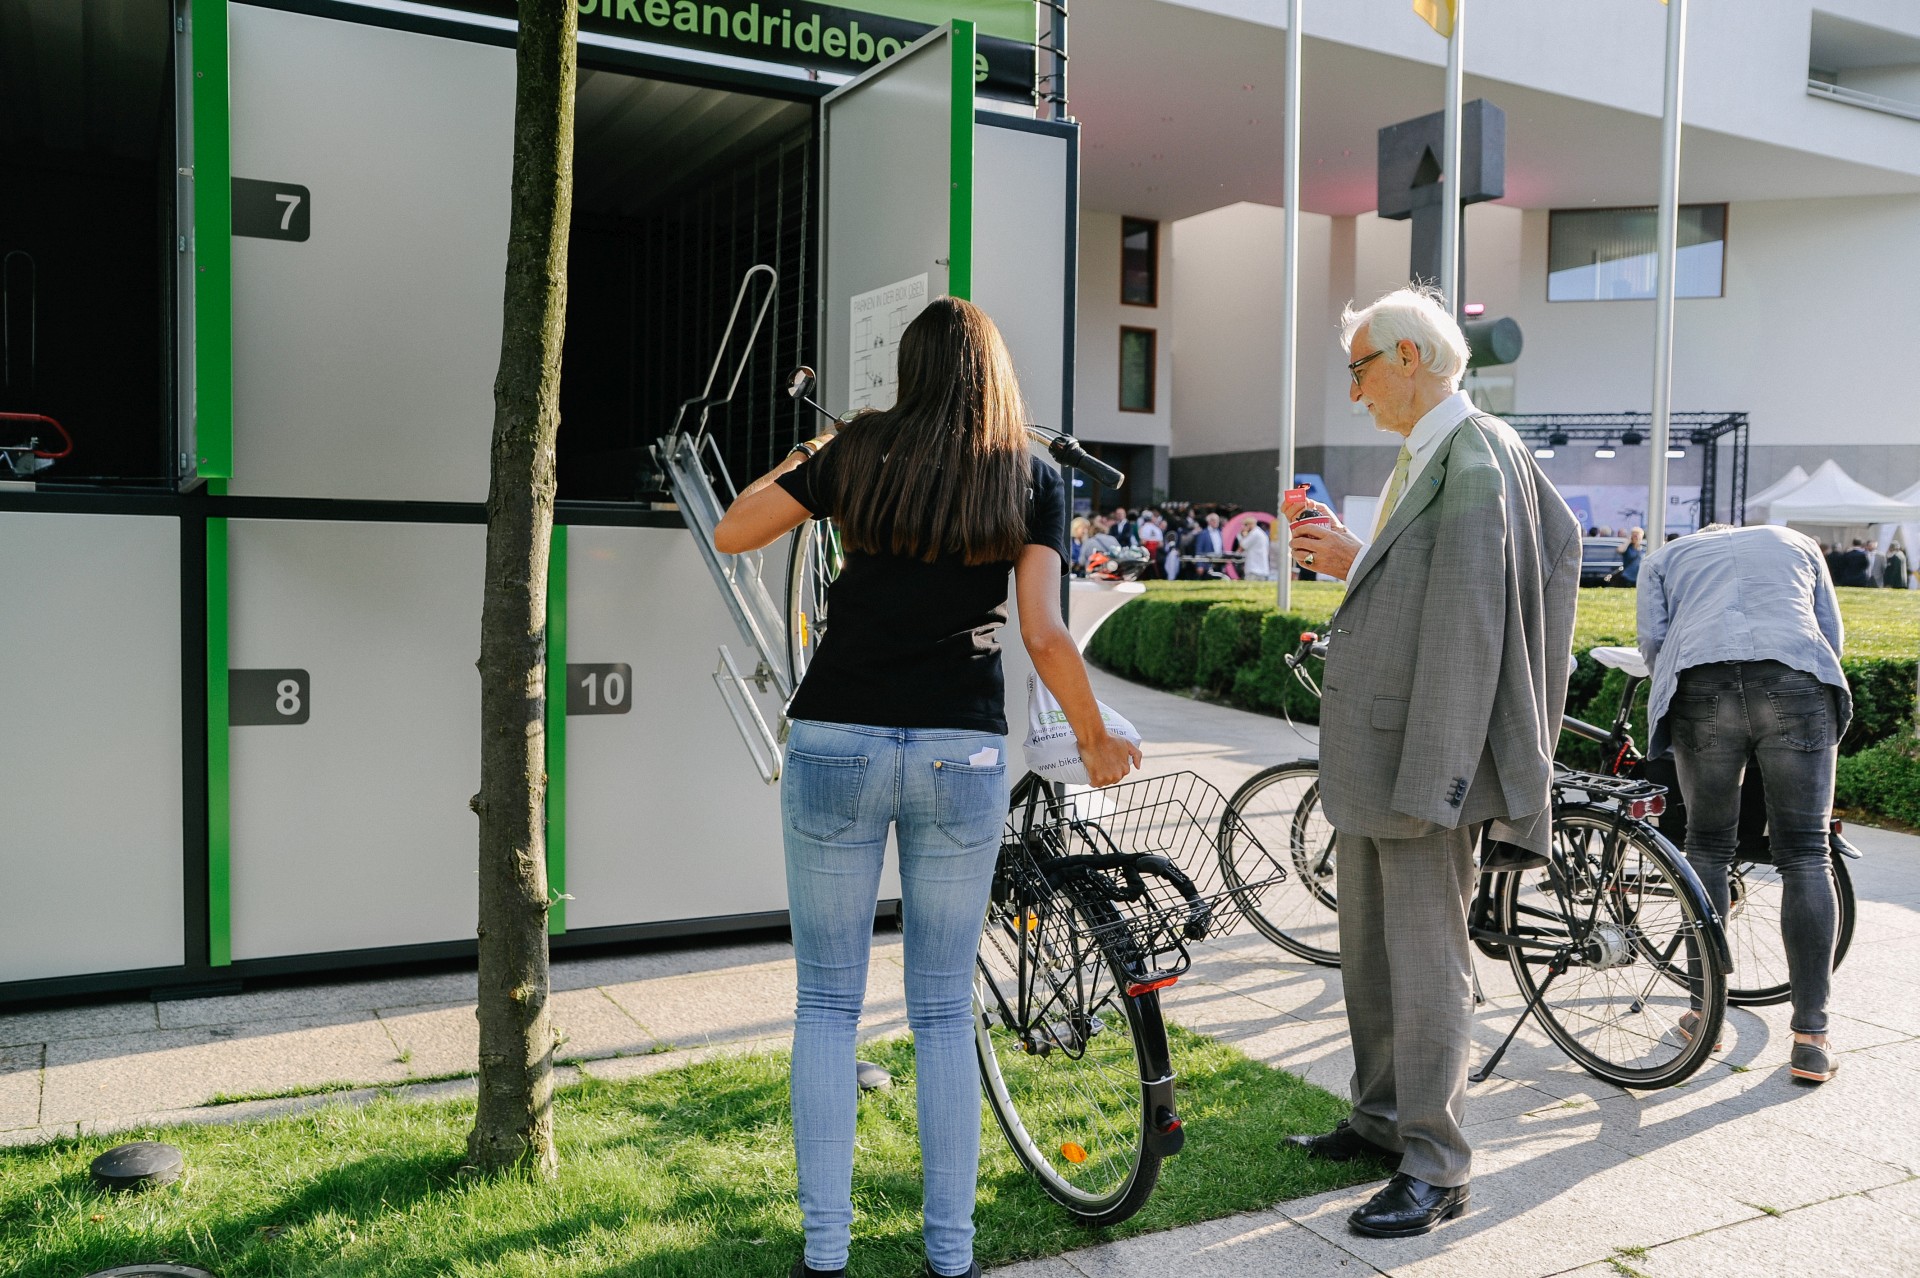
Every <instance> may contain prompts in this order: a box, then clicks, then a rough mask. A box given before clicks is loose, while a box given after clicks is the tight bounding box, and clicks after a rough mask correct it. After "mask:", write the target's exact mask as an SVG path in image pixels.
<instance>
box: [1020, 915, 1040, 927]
mask: <svg viewBox="0 0 1920 1278" xmlns="http://www.w3.org/2000/svg"><path fill="white" fill-rule="evenodd" d="M1020 924H1021V927H1022V928H1023V929H1024V930H1025V931H1028V932H1031V931H1033V930H1034V929H1035V928H1037V927H1039V926H1040V916H1039V915H1038V914H1036V913H1034V912H1033V911H1032V910H1028V911H1027V913H1026V915H1025V917H1023V918H1022V919H1021V920H1020Z"/></svg>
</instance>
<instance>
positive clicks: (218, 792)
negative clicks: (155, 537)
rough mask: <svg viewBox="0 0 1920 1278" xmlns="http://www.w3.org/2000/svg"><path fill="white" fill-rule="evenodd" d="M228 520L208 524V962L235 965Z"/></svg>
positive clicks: (214, 520) (220, 965)
mask: <svg viewBox="0 0 1920 1278" xmlns="http://www.w3.org/2000/svg"><path fill="white" fill-rule="evenodd" d="M227 775H228V732H227V521H226V520H225V519H222V518H213V519H209V520H207V962H208V963H209V964H210V965H212V966H214V967H225V966H226V965H227V964H229V963H231V962H233V880H232V867H231V854H232V850H233V839H232V833H233V823H232V813H231V810H230V804H231V798H230V791H229V789H228V783H227Z"/></svg>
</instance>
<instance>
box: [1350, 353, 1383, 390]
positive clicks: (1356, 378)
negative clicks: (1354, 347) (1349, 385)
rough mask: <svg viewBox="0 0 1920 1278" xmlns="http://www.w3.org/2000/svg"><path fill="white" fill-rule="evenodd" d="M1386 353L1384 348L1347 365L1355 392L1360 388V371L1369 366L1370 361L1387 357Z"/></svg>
mask: <svg viewBox="0 0 1920 1278" xmlns="http://www.w3.org/2000/svg"><path fill="white" fill-rule="evenodd" d="M1386 353H1387V352H1386V348H1385V347H1382V348H1381V349H1379V350H1377V351H1375V352H1374V353H1373V354H1371V355H1362V356H1361V357H1360V358H1359V359H1356V360H1355V361H1353V363H1351V364H1349V365H1347V376H1349V377H1351V378H1353V385H1354V389H1355V390H1358V389H1359V387H1360V370H1361V369H1363V368H1365V367H1366V366H1367V363H1368V361H1369V360H1376V359H1379V358H1380V357H1381V356H1382V355H1385V354H1386Z"/></svg>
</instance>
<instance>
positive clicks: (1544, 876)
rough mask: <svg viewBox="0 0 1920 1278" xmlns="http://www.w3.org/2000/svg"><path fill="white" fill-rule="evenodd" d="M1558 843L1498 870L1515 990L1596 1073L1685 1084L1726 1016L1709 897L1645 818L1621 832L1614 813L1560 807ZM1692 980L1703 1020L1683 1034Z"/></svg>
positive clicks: (1647, 1084) (1633, 1083) (1649, 1084)
mask: <svg viewBox="0 0 1920 1278" xmlns="http://www.w3.org/2000/svg"><path fill="white" fill-rule="evenodd" d="M1553 842H1554V849H1553V860H1552V863H1551V864H1550V865H1549V866H1547V867H1546V868H1545V869H1529V870H1522V871H1518V872H1509V873H1507V874H1504V875H1502V876H1501V878H1502V880H1503V881H1502V883H1501V884H1500V888H1499V897H1498V901H1497V910H1498V921H1499V927H1500V930H1501V931H1502V932H1503V933H1505V934H1506V936H1507V937H1508V938H1510V940H1509V944H1508V946H1507V950H1508V954H1507V958H1508V962H1509V964H1510V966H1511V967H1512V968H1513V974H1514V979H1515V980H1516V981H1518V982H1519V986H1520V993H1521V994H1522V995H1523V996H1525V997H1526V998H1528V999H1532V998H1533V997H1534V996H1535V995H1539V996H1540V1002H1539V1007H1538V1013H1539V1016H1540V1023H1541V1025H1542V1026H1544V1027H1545V1029H1546V1031H1547V1033H1548V1035H1549V1036H1550V1037H1552V1039H1553V1041H1554V1042H1555V1043H1557V1044H1559V1045H1560V1047H1561V1049H1562V1050H1563V1051H1565V1052H1566V1053H1567V1055H1568V1056H1569V1057H1571V1058H1572V1059H1573V1061H1574V1062H1575V1063H1576V1064H1578V1065H1579V1066H1580V1067H1581V1068H1582V1069H1584V1070H1586V1071H1587V1072H1588V1073H1589V1074H1592V1075H1593V1076H1594V1077H1596V1078H1600V1079H1604V1080H1605V1081H1607V1082H1609V1083H1612V1084H1614V1085H1615V1086H1618V1087H1632V1088H1642V1089H1645V1088H1654V1087H1670V1086H1672V1085H1673V1084H1675V1083H1678V1082H1680V1081H1682V1080H1683V1079H1685V1078H1687V1077H1689V1076H1690V1075H1692V1074H1693V1072H1694V1071H1695V1070H1697V1069H1699V1068H1700V1066H1701V1065H1703V1064H1705V1063H1706V1061H1707V1058H1708V1057H1709V1056H1710V1055H1711V1054H1712V1052H1713V1045H1714V1043H1715V1042H1716V1041H1717V1040H1718V1038H1719V1034H1720V1022H1721V1019H1722V1017H1724V1016H1725V1014H1726V994H1727V973H1726V966H1725V962H1724V960H1723V958H1722V955H1721V951H1720V949H1719V942H1718V939H1717V938H1716V937H1715V936H1713V934H1712V933H1713V929H1714V927H1715V925H1714V923H1713V921H1712V918H1711V914H1710V911H1709V910H1708V908H1707V906H1706V898H1705V894H1704V893H1703V892H1701V891H1700V890H1699V886H1698V883H1697V882H1690V881H1689V880H1690V877H1691V871H1690V870H1688V869H1687V868H1686V866H1685V863H1684V862H1683V861H1682V860H1681V859H1680V854H1679V853H1678V852H1676V851H1675V850H1674V847H1673V845H1672V844H1671V843H1668V842H1667V841H1666V840H1665V839H1664V838H1662V837H1661V836H1660V835H1659V833H1658V832H1657V831H1655V830H1654V829H1653V828H1652V827H1651V826H1647V825H1644V824H1638V823H1633V824H1628V825H1626V826H1624V827H1621V828H1619V829H1617V830H1616V828H1615V814H1614V813H1613V812H1612V811H1610V810H1609V809H1606V808H1603V807H1599V806H1589V805H1584V804H1583V805H1572V806H1567V807H1563V808H1561V809H1559V810H1558V811H1556V812H1555V814H1554V819H1553ZM1696 968H1697V970H1698V973H1699V975H1698V976H1697V977H1695V976H1693V975H1691V974H1690V973H1691V972H1692V971H1693V970H1695V969H1696ZM1696 987H1697V989H1698V992H1699V999H1698V1003H1699V1006H1698V1008H1697V1010H1698V1011H1699V1014H1700V1021H1699V1023H1698V1024H1697V1025H1694V1026H1692V1027H1690V1028H1691V1033H1690V1034H1685V1033H1682V1032H1681V1030H1680V1018H1681V1016H1682V1015H1684V1014H1685V1013H1687V1012H1688V1011H1690V1010H1696V1009H1695V1008H1694V1001H1695V1000H1694V999H1693V998H1692V997H1691V995H1692V992H1693V990H1694V989H1695V988H1696ZM1543 991H1544V992H1543Z"/></svg>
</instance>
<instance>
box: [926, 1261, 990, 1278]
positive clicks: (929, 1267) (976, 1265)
mask: <svg viewBox="0 0 1920 1278" xmlns="http://www.w3.org/2000/svg"><path fill="white" fill-rule="evenodd" d="M925 1268H926V1275H927V1278H949V1276H948V1275H945V1274H942V1273H941V1272H940V1271H939V1270H938V1269H935V1268H934V1267H933V1262H932V1261H928V1262H927V1263H926V1266H925ZM951 1278H980V1262H979V1261H977V1260H976V1261H974V1262H973V1263H972V1264H970V1265H968V1266H967V1271H966V1272H965V1273H963V1274H953V1275H951Z"/></svg>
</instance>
